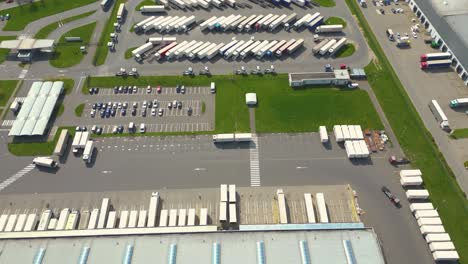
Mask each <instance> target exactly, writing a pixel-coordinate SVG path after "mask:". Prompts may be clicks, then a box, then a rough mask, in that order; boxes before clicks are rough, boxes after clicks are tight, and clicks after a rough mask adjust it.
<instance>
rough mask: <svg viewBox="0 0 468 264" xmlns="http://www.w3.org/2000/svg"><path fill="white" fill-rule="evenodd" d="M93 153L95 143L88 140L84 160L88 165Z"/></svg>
mask: <svg viewBox="0 0 468 264" xmlns="http://www.w3.org/2000/svg"><path fill="white" fill-rule="evenodd" d="M93 151H94V141H92V140H88V142H86V146H85V148H84V151H83V160H84V161H85V162H86V163H90V162H91V160H92V158H93Z"/></svg>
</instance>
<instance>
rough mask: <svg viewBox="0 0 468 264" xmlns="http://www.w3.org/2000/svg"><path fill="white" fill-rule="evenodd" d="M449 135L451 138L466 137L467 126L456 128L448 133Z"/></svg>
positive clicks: (467, 136)
mask: <svg viewBox="0 0 468 264" xmlns="http://www.w3.org/2000/svg"><path fill="white" fill-rule="evenodd" d="M450 137H451V138H453V139H461V138H468V128H457V129H455V130H454V131H453V132H452V134H450Z"/></svg>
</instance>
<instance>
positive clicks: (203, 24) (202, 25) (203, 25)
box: [200, 16, 218, 31]
mask: <svg viewBox="0 0 468 264" xmlns="http://www.w3.org/2000/svg"><path fill="white" fill-rule="evenodd" d="M216 19H218V17H216V16H214V17H210V18H208V20H205V21H204V22H203V23H201V24H200V30H201V31H203V30H205V29H208V27H209V25H210V23H211V22H213V21H215V20H216Z"/></svg>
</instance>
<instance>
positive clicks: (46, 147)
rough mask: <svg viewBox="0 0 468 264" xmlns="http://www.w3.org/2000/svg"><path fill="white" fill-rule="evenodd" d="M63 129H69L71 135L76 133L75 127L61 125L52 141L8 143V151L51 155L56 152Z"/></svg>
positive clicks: (32, 154)
mask: <svg viewBox="0 0 468 264" xmlns="http://www.w3.org/2000/svg"><path fill="white" fill-rule="evenodd" d="M62 129H68V133H70V136H71V137H73V136H74V135H75V128H74V127H60V128H58V130H57V132H56V133H55V136H54V138H53V140H51V141H46V142H24V143H23V142H22V143H8V151H10V153H11V154H13V155H15V156H50V155H52V154H53V152H54V148H55V145H56V144H57V141H58V139H59V137H60V133H61V132H62Z"/></svg>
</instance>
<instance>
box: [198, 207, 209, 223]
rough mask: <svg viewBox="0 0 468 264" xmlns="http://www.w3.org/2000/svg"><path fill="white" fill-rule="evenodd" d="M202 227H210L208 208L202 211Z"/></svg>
mask: <svg viewBox="0 0 468 264" xmlns="http://www.w3.org/2000/svg"><path fill="white" fill-rule="evenodd" d="M200 225H201V226H206V225H208V208H201V209H200Z"/></svg>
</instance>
